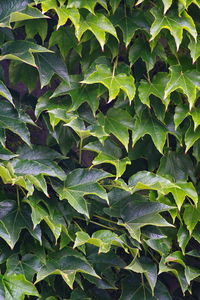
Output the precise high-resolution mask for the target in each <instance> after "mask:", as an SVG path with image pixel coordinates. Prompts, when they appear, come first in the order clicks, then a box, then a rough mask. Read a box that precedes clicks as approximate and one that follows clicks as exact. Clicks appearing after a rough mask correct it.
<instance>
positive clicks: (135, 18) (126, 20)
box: [110, 8, 149, 47]
mask: <svg viewBox="0 0 200 300" xmlns="http://www.w3.org/2000/svg"><path fill="white" fill-rule="evenodd" d="M147 19H148V18H147V15H145V14H144V13H142V12H141V11H140V10H136V9H134V10H133V11H132V13H131V14H130V15H129V14H128V15H127V14H126V12H125V10H124V9H122V8H119V9H117V10H116V12H115V14H114V15H113V16H111V17H110V20H111V22H112V23H113V24H114V25H115V26H118V27H119V28H120V29H121V30H122V33H123V41H124V43H125V46H126V47H128V45H129V44H130V42H131V40H132V38H133V36H134V34H135V32H136V30H138V29H144V30H145V31H148V30H149V24H148V21H147Z"/></svg>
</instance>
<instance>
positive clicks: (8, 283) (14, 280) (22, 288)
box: [0, 274, 40, 300]
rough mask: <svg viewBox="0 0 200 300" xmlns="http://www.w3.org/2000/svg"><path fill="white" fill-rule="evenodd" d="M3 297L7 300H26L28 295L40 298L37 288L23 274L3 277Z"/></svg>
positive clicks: (0, 282)
mask: <svg viewBox="0 0 200 300" xmlns="http://www.w3.org/2000/svg"><path fill="white" fill-rule="evenodd" d="M0 280H1V281H0V289H1V291H0V292H1V295H2V296H3V297H4V299H5V300H15V299H19V300H24V299H25V296H26V295H29V296H35V297H40V295H39V294H38V291H37V289H36V287H35V286H34V285H33V284H32V283H31V282H30V281H28V280H26V279H25V277H24V275H23V274H10V275H1V278H0Z"/></svg>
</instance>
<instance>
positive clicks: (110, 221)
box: [93, 215, 118, 225]
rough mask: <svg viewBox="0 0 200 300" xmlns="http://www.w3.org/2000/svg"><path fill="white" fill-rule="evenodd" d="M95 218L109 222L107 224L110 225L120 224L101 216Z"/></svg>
mask: <svg viewBox="0 0 200 300" xmlns="http://www.w3.org/2000/svg"><path fill="white" fill-rule="evenodd" d="M93 217H95V218H98V219H100V220H104V221H107V222H109V223H113V224H116V225H118V224H117V222H115V221H112V220H109V219H107V218H104V217H101V216H98V215H93Z"/></svg>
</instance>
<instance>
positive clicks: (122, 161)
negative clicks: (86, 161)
mask: <svg viewBox="0 0 200 300" xmlns="http://www.w3.org/2000/svg"><path fill="white" fill-rule="evenodd" d="M84 149H85V150H90V151H94V152H97V153H98V155H97V156H96V157H95V158H94V159H93V161H92V164H93V165H94V166H95V165H99V164H102V163H110V164H112V165H114V166H115V168H116V178H118V177H121V176H122V175H123V173H124V172H125V170H126V165H128V164H131V162H130V160H129V158H128V157H125V158H121V157H122V150H121V149H120V148H119V147H118V146H117V144H115V143H114V142H113V141H112V140H110V139H107V140H106V141H105V142H104V145H102V144H101V143H100V142H91V143H89V144H87V145H86V146H84Z"/></svg>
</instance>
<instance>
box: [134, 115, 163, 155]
mask: <svg viewBox="0 0 200 300" xmlns="http://www.w3.org/2000/svg"><path fill="white" fill-rule="evenodd" d="M167 132H168V131H167V129H166V127H165V126H164V125H163V124H162V123H161V122H159V121H158V120H157V119H155V118H153V117H152V115H150V114H149V113H148V112H147V111H146V110H144V111H143V113H142V114H141V116H139V117H137V119H136V122H135V130H134V131H133V137H132V146H133V147H134V145H135V144H136V142H137V141H138V140H139V139H140V138H141V137H143V136H145V134H149V135H150V136H151V138H152V140H153V142H154V144H155V146H156V148H157V149H158V151H160V153H162V151H163V147H164V144H165V141H166V137H167Z"/></svg>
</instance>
